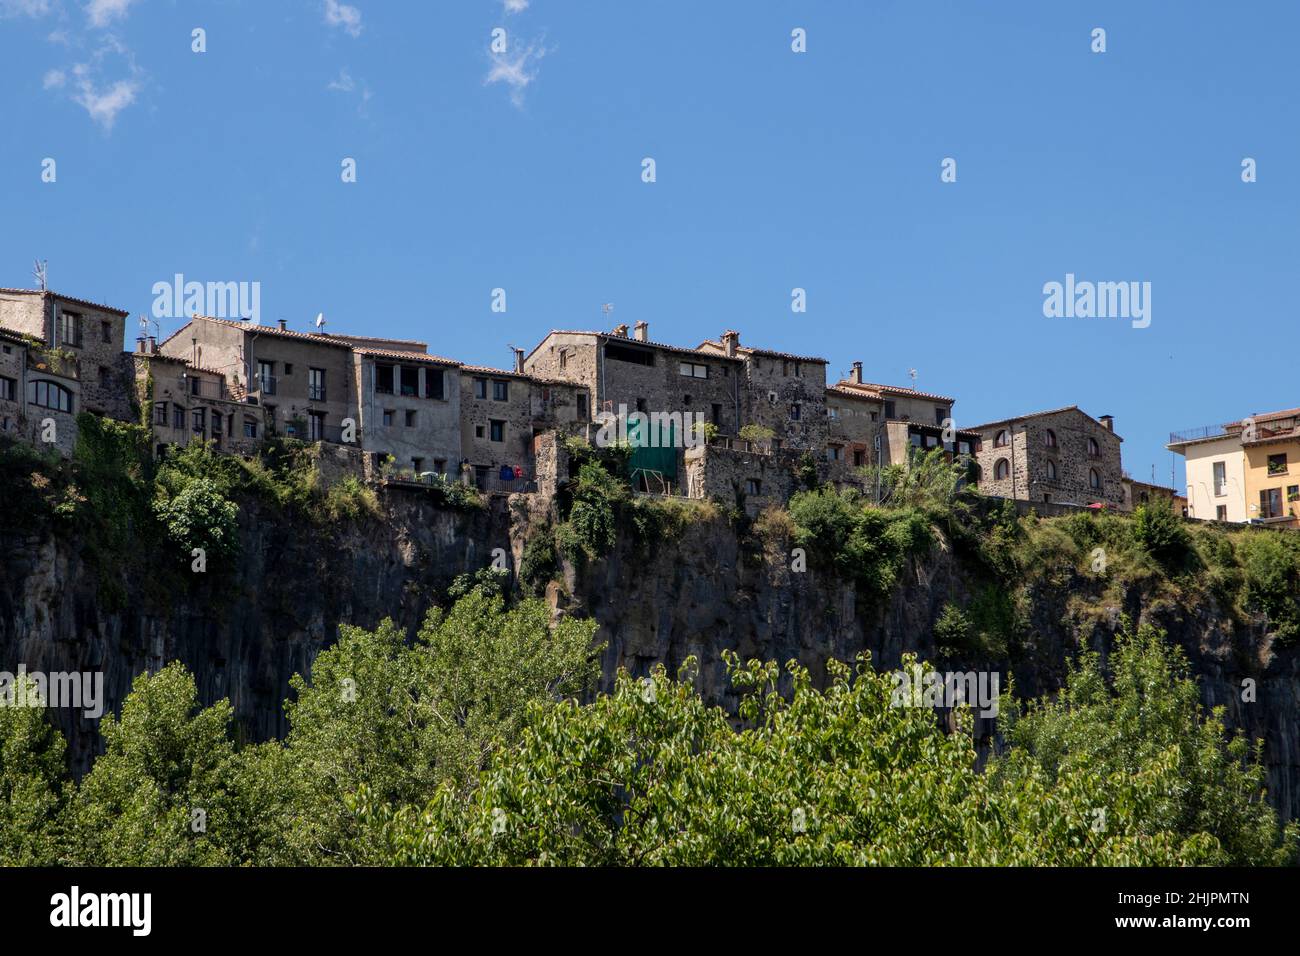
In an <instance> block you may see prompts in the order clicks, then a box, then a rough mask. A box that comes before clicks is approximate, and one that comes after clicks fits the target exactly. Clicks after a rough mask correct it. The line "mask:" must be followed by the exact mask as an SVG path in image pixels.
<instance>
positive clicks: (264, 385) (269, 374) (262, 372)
mask: <svg viewBox="0 0 1300 956" xmlns="http://www.w3.org/2000/svg"><path fill="white" fill-rule="evenodd" d="M257 381H258V389H259V390H260V391H261V393H262V394H263V395H274V394H275V363H274V362H258V363H257Z"/></svg>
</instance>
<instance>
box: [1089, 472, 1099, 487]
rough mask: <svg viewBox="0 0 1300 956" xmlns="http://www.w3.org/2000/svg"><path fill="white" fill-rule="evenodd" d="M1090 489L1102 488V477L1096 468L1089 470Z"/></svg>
mask: <svg viewBox="0 0 1300 956" xmlns="http://www.w3.org/2000/svg"><path fill="white" fill-rule="evenodd" d="M1088 487H1089V488H1093V489H1098V488H1100V487H1101V475H1100V474H1099V473H1098V471H1097V469H1096V468H1089V469H1088Z"/></svg>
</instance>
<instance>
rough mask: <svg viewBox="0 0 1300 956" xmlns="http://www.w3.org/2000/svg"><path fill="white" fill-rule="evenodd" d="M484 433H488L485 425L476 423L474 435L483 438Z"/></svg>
mask: <svg viewBox="0 0 1300 956" xmlns="http://www.w3.org/2000/svg"><path fill="white" fill-rule="evenodd" d="M484 434H486V428H485V427H484V426H483V425H475V426H474V437H475V438H482V437H483V436H484Z"/></svg>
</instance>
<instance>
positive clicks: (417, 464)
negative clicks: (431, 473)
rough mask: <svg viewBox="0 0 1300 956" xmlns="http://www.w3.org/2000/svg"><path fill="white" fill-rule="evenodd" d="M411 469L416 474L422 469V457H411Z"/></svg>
mask: <svg viewBox="0 0 1300 956" xmlns="http://www.w3.org/2000/svg"><path fill="white" fill-rule="evenodd" d="M411 471H413V472H415V473H416V474H417V475H418V474H419V473H420V472H422V471H424V459H423V458H412V459H411Z"/></svg>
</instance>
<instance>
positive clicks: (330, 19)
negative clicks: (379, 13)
mask: <svg viewBox="0 0 1300 956" xmlns="http://www.w3.org/2000/svg"><path fill="white" fill-rule="evenodd" d="M325 22H326V23H328V24H329V25H330V26H332V27H342V28H343V29H344V30H346V31H347V32H348V33H349V34H350V35H351V36H354V37H357V36H361V11H360V10H358V9H357V8H356V7H353V6H349V5H348V4H346V3H339V0H325Z"/></svg>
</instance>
